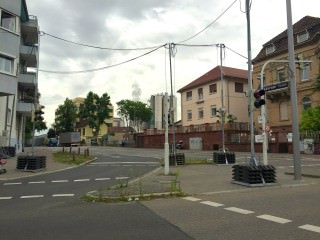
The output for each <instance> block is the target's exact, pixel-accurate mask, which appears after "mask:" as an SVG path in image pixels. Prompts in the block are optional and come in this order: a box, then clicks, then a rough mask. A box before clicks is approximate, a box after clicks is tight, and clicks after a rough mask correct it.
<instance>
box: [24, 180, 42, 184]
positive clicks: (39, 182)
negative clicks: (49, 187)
mask: <svg viewBox="0 0 320 240" xmlns="http://www.w3.org/2000/svg"><path fill="white" fill-rule="evenodd" d="M28 183H29V184H41V183H46V181H38V182H28Z"/></svg>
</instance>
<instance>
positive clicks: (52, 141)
mask: <svg viewBox="0 0 320 240" xmlns="http://www.w3.org/2000/svg"><path fill="white" fill-rule="evenodd" d="M57 146H58V140H57V139H56V138H49V141H48V147H57Z"/></svg>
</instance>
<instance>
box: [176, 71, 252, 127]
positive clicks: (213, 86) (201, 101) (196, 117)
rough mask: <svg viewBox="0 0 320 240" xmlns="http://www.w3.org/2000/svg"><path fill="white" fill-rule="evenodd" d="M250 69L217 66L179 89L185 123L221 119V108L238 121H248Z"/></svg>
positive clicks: (204, 122)
mask: <svg viewBox="0 0 320 240" xmlns="http://www.w3.org/2000/svg"><path fill="white" fill-rule="evenodd" d="M247 72H248V71H246V70H242V69H237V68H231V67H224V66H223V67H220V66H216V67H215V68H213V69H212V70H210V71H209V72H207V73H205V74H204V75H202V76H201V77H199V78H197V79H196V80H194V81H192V82H191V83H189V84H188V85H186V86H184V87H182V88H181V89H179V90H178V92H179V93H180V94H181V121H182V126H190V125H200V124H206V123H216V122H219V121H220V118H219V111H220V110H221V108H223V109H224V111H225V113H226V115H232V116H234V120H235V121H236V122H248V121H249V118H248V98H247V89H248V74H247Z"/></svg>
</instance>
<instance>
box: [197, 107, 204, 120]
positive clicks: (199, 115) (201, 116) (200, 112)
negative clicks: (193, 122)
mask: <svg viewBox="0 0 320 240" xmlns="http://www.w3.org/2000/svg"><path fill="white" fill-rule="evenodd" d="M198 119H203V108H198Z"/></svg>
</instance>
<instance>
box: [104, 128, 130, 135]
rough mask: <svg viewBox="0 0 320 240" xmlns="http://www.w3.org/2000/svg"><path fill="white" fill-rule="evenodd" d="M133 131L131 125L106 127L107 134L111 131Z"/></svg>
mask: <svg viewBox="0 0 320 240" xmlns="http://www.w3.org/2000/svg"><path fill="white" fill-rule="evenodd" d="M130 132H135V130H134V129H133V128H132V127H109V128H108V134H111V133H130Z"/></svg>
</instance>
